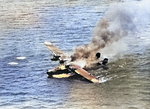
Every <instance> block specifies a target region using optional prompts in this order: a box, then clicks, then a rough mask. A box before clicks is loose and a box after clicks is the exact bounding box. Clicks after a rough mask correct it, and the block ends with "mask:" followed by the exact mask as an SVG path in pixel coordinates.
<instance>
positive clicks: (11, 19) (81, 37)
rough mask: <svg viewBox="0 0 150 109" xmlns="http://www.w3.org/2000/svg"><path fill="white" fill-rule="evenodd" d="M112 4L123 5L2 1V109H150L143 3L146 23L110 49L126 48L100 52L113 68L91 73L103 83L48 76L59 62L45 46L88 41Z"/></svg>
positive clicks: (149, 29)
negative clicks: (119, 51) (118, 50)
mask: <svg viewBox="0 0 150 109" xmlns="http://www.w3.org/2000/svg"><path fill="white" fill-rule="evenodd" d="M114 3H117V4H124V3H125V2H121V1H119V0H118V1H117V0H116V1H109V0H108V1H106V0H103V1H101V2H100V1H98V0H96V1H88V0H86V1H83V0H80V1H78V0H69V1H61V2H59V1H55V2H54V1H46V0H45V1H29V0H28V1H24V2H19V1H15V2H13V1H11V0H10V1H7V2H4V1H0V9H1V12H0V15H1V16H0V29H1V30H0V31H1V32H0V109H4V108H6V109H150V108H149V107H150V36H149V35H150V23H149V22H148V21H149V19H150V17H149V15H148V14H147V13H146V12H147V11H148V9H149V8H146V6H147V4H146V3H145V2H142V1H135V3H137V4H144V3H145V4H144V5H142V6H145V7H144V9H143V8H141V14H140V15H141V16H140V15H139V16H140V18H142V17H143V19H142V21H141V24H142V25H138V26H137V30H136V31H135V32H134V33H129V35H128V36H127V37H125V38H123V40H124V42H125V44H124V43H123V44H122V43H121V42H120V43H117V44H118V45H117V46H115V47H114V46H113V45H112V48H113V49H125V50H123V51H122V50H121V55H120V54H118V52H117V53H116V52H113V50H112V51H111V50H110V51H111V52H112V54H113V53H114V54H115V53H116V54H115V55H114V54H113V55H111V54H110V51H109V52H106V51H105V52H104V53H103V52H102V54H103V57H105V56H107V54H110V56H109V55H108V56H107V57H108V58H109V59H110V61H109V63H108V67H109V69H108V70H103V69H98V70H91V71H90V72H91V73H93V74H95V75H96V76H100V84H92V83H88V82H86V81H81V80H76V79H73V80H71V79H50V78H47V75H46V70H47V69H50V68H54V67H55V66H57V65H58V62H53V61H51V60H50V54H51V52H50V51H49V50H48V49H47V48H46V46H45V45H44V43H43V42H44V41H50V42H52V43H53V44H54V45H56V46H57V47H58V48H60V49H61V50H62V51H63V52H69V51H71V50H72V48H75V47H77V46H80V45H83V44H87V43H89V42H90V40H91V36H92V32H93V28H94V27H95V25H96V23H97V22H98V21H99V20H100V19H101V18H103V17H104V16H105V13H106V12H107V11H108V10H109V7H110V6H112V5H113V4H114ZM128 5H129V4H128ZM123 6H125V5H123ZM130 7H132V6H130ZM133 7H134V6H133ZM142 9H143V10H146V9H147V11H143V10H142ZM139 13H140V12H139ZM139 16H137V19H138V18H139ZM135 19H136V18H135ZM131 35H132V36H131ZM124 45H126V46H127V48H126V47H124ZM118 47H120V48H118ZM20 58H21V59H20Z"/></svg>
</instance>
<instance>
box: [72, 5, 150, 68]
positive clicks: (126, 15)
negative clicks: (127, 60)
mask: <svg viewBox="0 0 150 109" xmlns="http://www.w3.org/2000/svg"><path fill="white" fill-rule="evenodd" d="M140 7H141V6H140V5H139V4H134V5H133V4H132V3H130V4H126V3H125V4H115V5H113V6H111V7H110V9H109V11H108V12H107V13H106V15H105V16H104V17H103V18H102V19H101V20H100V21H99V22H98V23H97V25H96V26H95V28H94V29H93V35H92V39H91V42H90V43H89V44H87V45H83V46H80V47H77V48H76V50H75V53H74V54H73V55H72V56H71V58H72V61H78V60H83V61H85V62H86V66H89V65H88V64H89V63H92V62H95V61H97V58H96V57H95V54H96V53H97V52H98V51H99V50H101V49H103V48H105V47H106V46H109V45H111V44H113V43H114V42H118V41H119V40H120V39H122V38H123V37H125V36H127V35H128V33H132V32H135V31H137V29H138V28H139V26H141V20H143V23H146V21H147V19H148V18H149V16H146V18H144V19H142V18H141V17H142V16H140V15H145V13H143V12H142V11H141V8H140ZM137 11H139V12H141V13H139V12H137ZM144 12H145V11H144ZM142 25H143V24H142ZM118 46H121V45H118ZM114 49H115V48H114Z"/></svg>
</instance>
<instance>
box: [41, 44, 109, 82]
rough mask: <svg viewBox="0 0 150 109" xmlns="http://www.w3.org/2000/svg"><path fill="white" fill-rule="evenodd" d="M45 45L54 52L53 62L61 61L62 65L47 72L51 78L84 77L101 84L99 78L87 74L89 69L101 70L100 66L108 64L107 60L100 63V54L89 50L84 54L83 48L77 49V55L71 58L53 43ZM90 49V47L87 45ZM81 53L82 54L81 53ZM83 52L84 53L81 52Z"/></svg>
mask: <svg viewBox="0 0 150 109" xmlns="http://www.w3.org/2000/svg"><path fill="white" fill-rule="evenodd" d="M44 44H45V45H46V46H47V48H48V49H49V50H50V51H52V53H53V58H52V59H51V60H52V61H59V63H60V65H59V66H57V67H56V68H54V69H49V70H47V74H48V77H49V78H68V77H70V78H71V77H79V76H81V77H83V78H84V79H85V80H88V81H90V82H93V83H99V80H98V78H96V77H95V76H94V75H92V74H91V73H89V72H87V71H86V70H88V69H93V68H99V67H100V66H105V65H106V64H107V63H108V59H107V58H105V59H104V60H103V61H99V58H100V55H101V54H100V53H99V52H98V53H91V51H90V50H88V51H87V52H86V53H84V54H82V53H83V50H82V49H83V48H82V47H81V48H80V50H79V48H78V49H76V50H78V52H77V51H76V53H75V54H73V55H71V56H70V57H69V58H68V57H67V56H66V55H65V54H64V53H63V52H62V51H60V50H59V49H58V48H57V47H55V46H54V45H53V44H52V43H50V42H48V41H45V42H44ZM85 46H87V48H88V45H85ZM79 51H80V52H79ZM81 51H82V52H81Z"/></svg>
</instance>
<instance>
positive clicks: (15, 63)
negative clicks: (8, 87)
mask: <svg viewBox="0 0 150 109" xmlns="http://www.w3.org/2000/svg"><path fill="white" fill-rule="evenodd" d="M8 64H9V65H18V63H17V62H9V63H8Z"/></svg>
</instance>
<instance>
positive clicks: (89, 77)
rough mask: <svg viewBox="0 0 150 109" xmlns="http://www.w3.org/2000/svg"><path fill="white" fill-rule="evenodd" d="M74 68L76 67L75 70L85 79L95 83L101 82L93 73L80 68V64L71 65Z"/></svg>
mask: <svg viewBox="0 0 150 109" xmlns="http://www.w3.org/2000/svg"><path fill="white" fill-rule="evenodd" d="M71 68H72V69H75V72H76V73H77V74H79V75H81V76H83V77H84V78H85V79H87V80H89V81H91V82H93V83H99V80H98V79H97V78H95V76H94V75H92V74H91V73H89V72H87V71H86V70H84V69H82V68H80V67H79V66H74V65H73V66H71Z"/></svg>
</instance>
